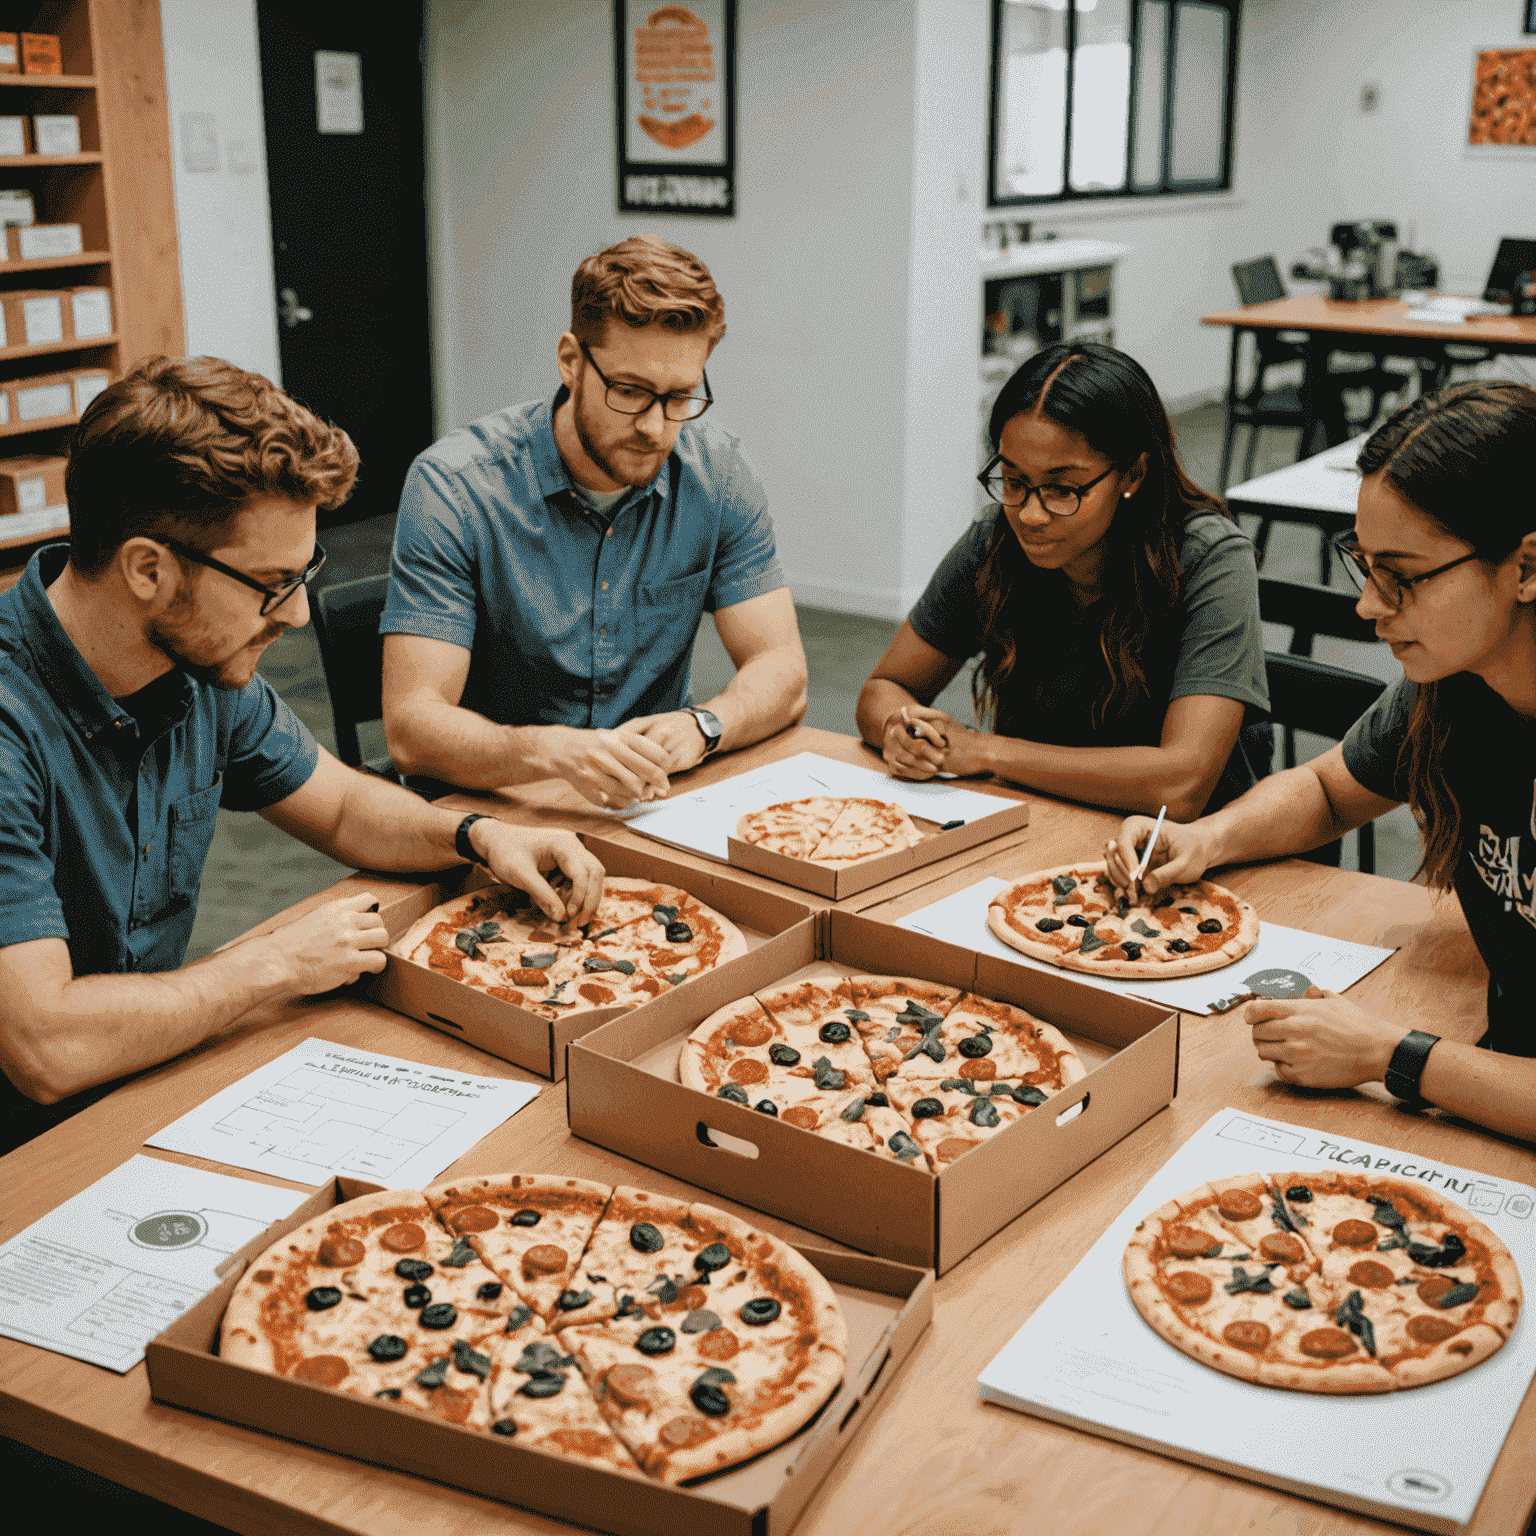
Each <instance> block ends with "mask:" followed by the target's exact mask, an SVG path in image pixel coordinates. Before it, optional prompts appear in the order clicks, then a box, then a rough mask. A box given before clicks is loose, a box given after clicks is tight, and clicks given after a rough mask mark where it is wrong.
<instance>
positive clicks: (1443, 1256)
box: [1408, 1232, 1467, 1269]
mask: <svg viewBox="0 0 1536 1536" xmlns="http://www.w3.org/2000/svg"><path fill="white" fill-rule="evenodd" d="M1466 1252H1467V1245H1466V1244H1465V1243H1464V1242H1462V1240H1461V1239H1460V1238H1459V1237H1457V1235H1456V1234H1455V1233H1454V1232H1447V1233H1446V1234H1445V1236H1444V1237H1443V1238H1441V1240H1440V1246H1439V1247H1438V1248H1437V1247H1435V1245H1434V1244H1433V1243H1409V1244H1408V1257H1409V1258H1410V1259H1412V1260H1413V1262H1414V1263H1415V1264H1422V1265H1423V1266H1424V1267H1425V1269H1444V1268H1446V1267H1447V1265H1450V1264H1460V1263H1461V1261H1462V1259H1463V1258H1465V1257H1466Z"/></svg>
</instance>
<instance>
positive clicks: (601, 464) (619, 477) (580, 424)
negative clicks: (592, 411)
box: [571, 401, 661, 485]
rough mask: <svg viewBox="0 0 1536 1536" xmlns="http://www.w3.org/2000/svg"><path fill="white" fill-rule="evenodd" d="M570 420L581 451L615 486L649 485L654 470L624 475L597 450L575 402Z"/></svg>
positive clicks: (653, 476)
mask: <svg viewBox="0 0 1536 1536" xmlns="http://www.w3.org/2000/svg"><path fill="white" fill-rule="evenodd" d="M571 420H572V422H573V423H574V424H575V427H576V440H577V441H578V442H579V443H580V444H581V447H582V451H583V452H584V453H585V454H586V456H587V457H588V458H589V459H591V461H592V462H593V463H594V464H595V465H597V467H598V468H599V469H600V470H602V472H603V473H604V474H605V475H607V476H608V478H609V479H610V480H612V481H613V482H614V483H615V484H616V485H649V484H650V483H651V481H652V480H654V479H655V478H656V470H654V469H653V470H651V471H650V472H649V473H648V474H639V473H636V472H635V471H629V472H628V473H626V472H625V471H623V470H621V469H619V468H618V466H617V465H615V464H614V463H613V462H612V460H610V459H609V458H608V457H607V456H606V455H605V454H604V453H603V452H602V450H601V449H599V448H598V446H597V443H596V442H595V441H594V440H593V437H592V434H591V432H589V431H588V430H587V424H586V422H585V421H584V420H583V419H582V415H581V406H580V404H579V403H577V402H576V401H572V402H571ZM636 451H640V450H636ZM656 456H657V457H661V454H660V450H657V454H656ZM658 467H659V466H658Z"/></svg>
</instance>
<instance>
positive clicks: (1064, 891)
mask: <svg viewBox="0 0 1536 1536" xmlns="http://www.w3.org/2000/svg"><path fill="white" fill-rule="evenodd" d="M1051 889H1052V890H1053V891H1054V892H1055V893H1056V894H1057V895H1058V896H1062V897H1065V896H1069V895H1071V893H1072V892H1073V891H1075V890H1076V889H1077V881H1076V880H1075V879H1074V878H1073V877H1072V876H1071V875H1053V876H1052V877H1051Z"/></svg>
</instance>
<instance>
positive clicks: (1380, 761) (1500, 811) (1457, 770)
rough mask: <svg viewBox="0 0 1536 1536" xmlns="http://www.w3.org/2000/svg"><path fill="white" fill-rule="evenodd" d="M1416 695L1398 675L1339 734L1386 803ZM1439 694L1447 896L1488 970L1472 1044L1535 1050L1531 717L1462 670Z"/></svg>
mask: <svg viewBox="0 0 1536 1536" xmlns="http://www.w3.org/2000/svg"><path fill="white" fill-rule="evenodd" d="M1417 693H1418V689H1417V687H1416V686H1415V685H1414V684H1413V683H1410V682H1409V681H1408V680H1407V679H1406V678H1404V679H1403V680H1402V681H1401V682H1399V683H1397V684H1396V685H1395V686H1393V687H1392V688H1389V689H1388V690H1387V691H1386V692H1385V693H1384V694H1382V696H1381V698H1380V699H1378V700H1377V701H1376V703H1375V704H1373V705H1372V706H1371V708H1370V709H1368V710H1367V711H1366V712H1365V714H1363V715H1362V716H1361V717H1360V719H1359V720H1357V721H1356V722H1355V724H1354V725H1353V726H1352V727H1351V728H1350V732H1349V734H1348V735H1347V736H1346V737H1345V738H1344V766H1345V767H1346V768H1348V769H1349V771H1350V773H1351V774H1352V775H1353V776H1354V778H1355V780H1356V781H1357V782H1358V783H1360V784H1362V785H1363V786H1364V787H1365V788H1366V789H1368V790H1370V791H1371V792H1372V793H1373V794H1377V795H1382V796H1384V797H1385V798H1387V799H1389V800H1406V799H1407V798H1408V779H1407V775H1406V774H1405V773H1404V772H1403V771H1402V770H1401V768H1400V767H1399V763H1398V754H1399V750H1400V749H1401V747H1402V744H1403V741H1404V739H1405V738H1406V736H1407V734H1408V721H1409V717H1410V716H1411V715H1412V714H1413V704H1414V699H1415V697H1416V696H1417ZM1440 699H1441V704H1442V707H1443V709H1444V711H1445V713H1446V715H1447V717H1448V718H1449V720H1450V722H1451V729H1450V733H1449V735H1448V738H1447V740H1446V745H1445V750H1444V752H1443V754H1442V756H1441V759H1440V765H1441V768H1442V770H1443V772H1444V774H1445V778H1446V782H1447V783H1448V784H1449V785H1450V788H1451V792H1452V793H1453V794H1454V795H1455V796H1456V800H1457V803H1458V804H1459V805H1460V806H1461V852H1460V854H1459V856H1458V858H1457V861H1456V873H1455V888H1456V895H1457V897H1458V898H1459V899H1460V901H1461V909H1462V911H1463V912H1464V913H1465V914H1466V919H1467V926H1468V927H1469V928H1470V929H1471V930H1472V938H1473V940H1474V942H1475V943H1476V944H1477V950H1478V953H1479V954H1480V955H1481V956H1482V957H1483V962H1484V963H1485V964H1486V965H1487V967H1488V975H1489V986H1488V1032H1487V1034H1485V1035H1484V1036H1483V1038H1482V1039H1481V1040H1480V1041H1479V1042H1478V1043H1479V1044H1480V1045H1484V1046H1487V1047H1489V1048H1490V1049H1492V1050H1495V1051H1504V1052H1507V1053H1508V1054H1509V1055H1511V1056H1536V1029H1533V1028H1532V1022H1533V1021H1532V1014H1531V1007H1530V1001H1529V998H1530V993H1529V985H1530V978H1529V973H1530V971H1531V970H1532V968H1533V967H1536V891H1533V886H1536V721H1533V720H1528V719H1526V718H1525V717H1524V716H1523V715H1517V714H1516V713H1515V712H1514V710H1512V709H1511V708H1510V707H1509V705H1507V704H1506V703H1505V702H1504V700H1503V699H1501V698H1500V697H1499V695H1498V694H1496V693H1495V692H1494V691H1493V689H1491V688H1490V687H1489V686H1488V685H1487V684H1486V683H1485V682H1483V680H1482V679H1481V678H1479V677H1473V676H1472V675H1471V674H1470V673H1459V674H1457V675H1456V676H1455V677H1449V678H1446V679H1445V681H1444V682H1442V683H1441V685H1440ZM1517 998H1521V999H1522V1000H1523V1006H1522V1007H1521V1008H1519V1009H1518V1010H1517V1008H1516V999H1517ZM1517 1013H1518V1015H1519V1016H1518V1017H1517V1016H1516V1015H1517Z"/></svg>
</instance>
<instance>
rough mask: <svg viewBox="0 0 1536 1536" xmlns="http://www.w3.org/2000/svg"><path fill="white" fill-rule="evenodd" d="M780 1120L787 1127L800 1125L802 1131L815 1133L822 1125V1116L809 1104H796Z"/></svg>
mask: <svg viewBox="0 0 1536 1536" xmlns="http://www.w3.org/2000/svg"><path fill="white" fill-rule="evenodd" d="M779 1118H780V1119H781V1120H782V1121H784V1123H785V1124H786V1125H798V1126H799V1127H800V1129H801V1130H802V1131H814V1130H815V1129H816V1127H817V1126H818V1125H820V1124H821V1116H820V1115H818V1114H817V1113H816V1111H815V1110H814V1109H812V1108H811V1106H810V1105H809V1104H794V1105H791V1106H790V1108H788V1109H786V1110H785V1111H784V1113H783V1114H782V1115H780V1116H779Z"/></svg>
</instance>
